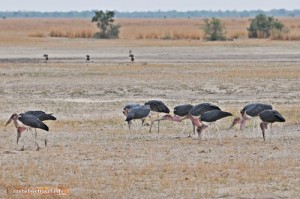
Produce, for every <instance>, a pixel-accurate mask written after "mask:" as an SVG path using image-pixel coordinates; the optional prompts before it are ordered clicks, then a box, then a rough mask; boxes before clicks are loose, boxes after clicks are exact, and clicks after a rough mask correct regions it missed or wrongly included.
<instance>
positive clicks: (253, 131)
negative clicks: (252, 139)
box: [252, 118, 255, 135]
mask: <svg viewBox="0 0 300 199" xmlns="http://www.w3.org/2000/svg"><path fill="white" fill-rule="evenodd" d="M254 128H255V118H254V119H253V127H252V135H253V132H254Z"/></svg>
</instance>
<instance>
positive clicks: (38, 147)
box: [34, 142, 41, 151]
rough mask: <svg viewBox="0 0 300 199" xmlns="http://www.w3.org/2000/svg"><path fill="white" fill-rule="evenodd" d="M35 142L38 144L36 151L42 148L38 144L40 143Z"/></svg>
mask: <svg viewBox="0 0 300 199" xmlns="http://www.w3.org/2000/svg"><path fill="white" fill-rule="evenodd" d="M34 143H35V144H36V151H38V150H40V149H41V148H40V146H39V145H38V143H37V142H34Z"/></svg>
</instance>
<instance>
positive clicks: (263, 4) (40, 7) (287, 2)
mask: <svg viewBox="0 0 300 199" xmlns="http://www.w3.org/2000/svg"><path fill="white" fill-rule="evenodd" d="M280 8H284V9H287V10H294V9H300V1H299V0H206V1H205V0H181V1H178V0H0V11H43V12H45V11H83V10H117V11H157V10H161V11H166V10H178V11H187V10H254V9H255V10H256V9H261V10H271V9H280Z"/></svg>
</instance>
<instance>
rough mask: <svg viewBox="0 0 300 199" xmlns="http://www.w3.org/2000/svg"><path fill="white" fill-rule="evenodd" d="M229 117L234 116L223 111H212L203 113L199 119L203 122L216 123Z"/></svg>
mask: <svg viewBox="0 0 300 199" xmlns="http://www.w3.org/2000/svg"><path fill="white" fill-rule="evenodd" d="M228 116H232V114H231V113H229V112H225V111H221V110H212V111H207V112H205V113H203V114H202V115H201V116H200V118H199V119H200V120H201V121H203V122H215V121H217V120H220V119H222V118H224V117H228Z"/></svg>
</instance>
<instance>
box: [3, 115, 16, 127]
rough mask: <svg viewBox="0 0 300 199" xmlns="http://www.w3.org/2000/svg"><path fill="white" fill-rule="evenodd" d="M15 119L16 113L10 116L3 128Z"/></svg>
mask: <svg viewBox="0 0 300 199" xmlns="http://www.w3.org/2000/svg"><path fill="white" fill-rule="evenodd" d="M17 118H18V115H17V113H14V114H12V115H11V117H10V118H9V119H8V121H7V122H6V124H5V126H7V125H8V124H9V123H11V121H12V120H17Z"/></svg>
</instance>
